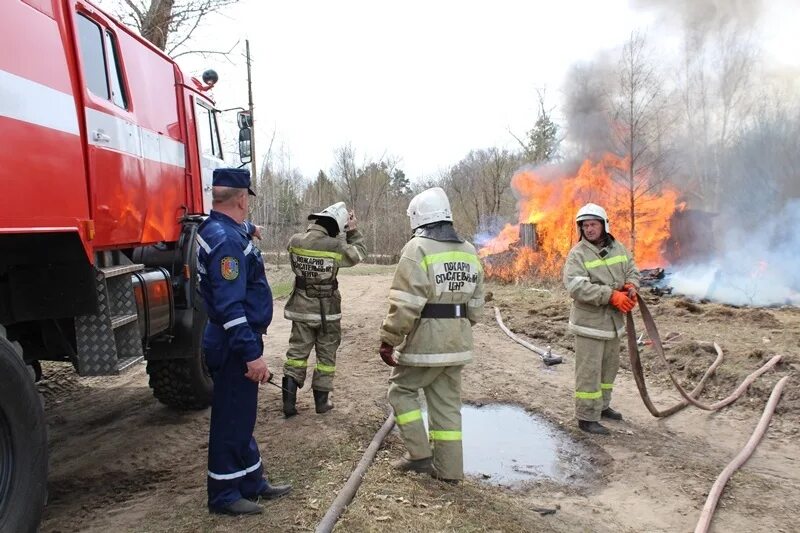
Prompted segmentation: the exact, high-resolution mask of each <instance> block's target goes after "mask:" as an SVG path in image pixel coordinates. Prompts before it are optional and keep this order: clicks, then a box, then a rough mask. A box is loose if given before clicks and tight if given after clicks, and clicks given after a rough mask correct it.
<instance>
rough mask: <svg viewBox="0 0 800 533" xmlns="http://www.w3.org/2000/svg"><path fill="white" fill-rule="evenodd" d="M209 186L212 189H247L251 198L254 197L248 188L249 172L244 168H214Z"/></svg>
mask: <svg viewBox="0 0 800 533" xmlns="http://www.w3.org/2000/svg"><path fill="white" fill-rule="evenodd" d="M211 184H212V185H213V186H214V187H232V188H234V189H247V192H248V193H250V194H251V195H252V196H255V195H256V193H254V192H253V190H252V189H251V188H250V171H249V170H247V169H246V168H215V169H214V178H213V179H212V181H211Z"/></svg>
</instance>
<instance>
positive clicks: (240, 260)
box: [197, 168, 291, 515]
mask: <svg viewBox="0 0 800 533" xmlns="http://www.w3.org/2000/svg"><path fill="white" fill-rule="evenodd" d="M249 187H250V173H249V172H248V171H247V170H244V169H232V168H223V169H217V170H215V171H214V179H213V192H212V195H213V209H212V210H211V214H210V216H209V217H208V219H206V220H205V221H204V222H203V223H202V224H201V225H200V229H199V230H198V233H197V244H198V246H197V254H198V261H197V270H198V273H199V276H200V292H201V293H202V296H203V300H204V301H205V304H206V310H207V312H208V325H207V326H206V330H205V334H204V335H203V350H204V352H205V356H206V364H207V365H208V369H209V371H210V372H211V377H212V379H213V380H214V397H213V400H212V404H211V429H210V432H209V439H208V510H209V512H212V513H218V514H229V515H242V514H256V513H260V512H262V507H261V506H260V505H258V504H257V503H256V501H257V500H258V499H259V498H264V499H267V500H271V499H275V498H279V497H281V496H284V495H286V494H288V493H289V491H290V490H291V486H290V485H280V486H278V485H275V486H273V485H270V484H269V482H268V481H267V480H266V478H265V477H264V469H263V467H262V464H261V455H260V453H259V451H258V445H257V444H256V441H255V439H254V438H253V429H254V427H255V423H256V404H257V400H258V387H259V384H260V383H264V382H266V381H267V380H269V379H270V378H271V377H272V373H271V372H270V371H269V368H267V364H266V362H265V361H264V359H263V358H262V357H261V354H262V352H263V349H264V342H263V340H262V337H261V336H262V335H263V334H264V333H266V331H267V326H269V324H270V322H271V321H272V292H271V291H270V288H269V284H268V283H267V277H266V275H265V274H264V263H263V261H262V259H261V252H260V251H259V249H258V248H257V247H255V246H254V245H253V243H252V242H251V240H250V235H249V234H248V233H251V231H249V230H251V228H250V226H249V224H245V223H244V219H245V217H246V216H247V206H248V201H249V199H248V193H250V194H253V192H252V191H251V190H250V189H249Z"/></svg>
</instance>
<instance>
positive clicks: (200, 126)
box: [194, 97, 225, 214]
mask: <svg viewBox="0 0 800 533" xmlns="http://www.w3.org/2000/svg"><path fill="white" fill-rule="evenodd" d="M194 119H195V125H196V126H197V139H198V140H199V143H200V167H201V175H202V181H203V212H204V213H206V214H208V213H210V212H211V180H212V177H213V174H214V169H215V168H220V167H222V166H223V165H224V164H225V162H224V161H223V160H222V145H221V144H220V142H219V129H218V128H217V115H216V113H215V112H214V108H213V107H212V106H211V104H209V103H208V102H205V101H203V100H201V99H200V98H197V97H194Z"/></svg>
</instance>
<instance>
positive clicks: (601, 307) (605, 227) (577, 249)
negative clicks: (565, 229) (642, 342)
mask: <svg viewBox="0 0 800 533" xmlns="http://www.w3.org/2000/svg"><path fill="white" fill-rule="evenodd" d="M575 223H576V224H577V225H578V233H579V235H580V240H579V241H578V244H576V245H575V246H574V247H573V248H572V250H570V252H569V255H568V256H567V261H566V264H565V265H564V285H566V287H567V291H569V295H570V296H571V297H572V310H571V311H570V316H569V329H570V331H571V332H572V333H574V334H575V417H576V418H577V419H578V427H580V428H581V429H582V430H583V431H586V432H589V433H596V434H603V435H604V434H607V433H608V429H607V428H606V427H605V426H603V425H602V424H600V419H601V418H608V419H611V420H622V415H621V414H620V413H619V412H617V411H615V410H614V409H612V408H611V405H610V404H611V391H612V390H613V388H614V379H615V378H616V376H617V371H618V370H619V339H620V337H622V335H624V333H625V324H624V319H623V314H624V313H628V312H630V311H631V309H633V307H634V305H636V299H637V295H636V292H637V291H638V289H639V271H638V270H637V269H636V265H635V264H634V262H633V256H631V254H630V253H628V250H626V249H625V247H624V246H623V245H622V243H620V242H619V241H618V240H616V239H615V238H614V237H613V235H611V233H610V232H609V222H608V215H606V211H605V209H603V208H602V207H600V206H599V205H596V204H586V205H585V206H583V207H581V208H580V210H578V213H577V215H576V216H575Z"/></svg>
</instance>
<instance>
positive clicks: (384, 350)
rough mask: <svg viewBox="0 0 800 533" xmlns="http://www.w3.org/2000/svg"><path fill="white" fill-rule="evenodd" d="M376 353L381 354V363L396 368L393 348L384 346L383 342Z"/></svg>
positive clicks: (387, 345)
mask: <svg viewBox="0 0 800 533" xmlns="http://www.w3.org/2000/svg"><path fill="white" fill-rule="evenodd" d="M378 353H379V354H381V359H383V362H384V363H386V364H387V365H389V366H397V360H396V359H395V358H394V355H393V354H394V346H391V345H389V344H386V343H385V342H382V343H381V347H380V349H379V350H378Z"/></svg>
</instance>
